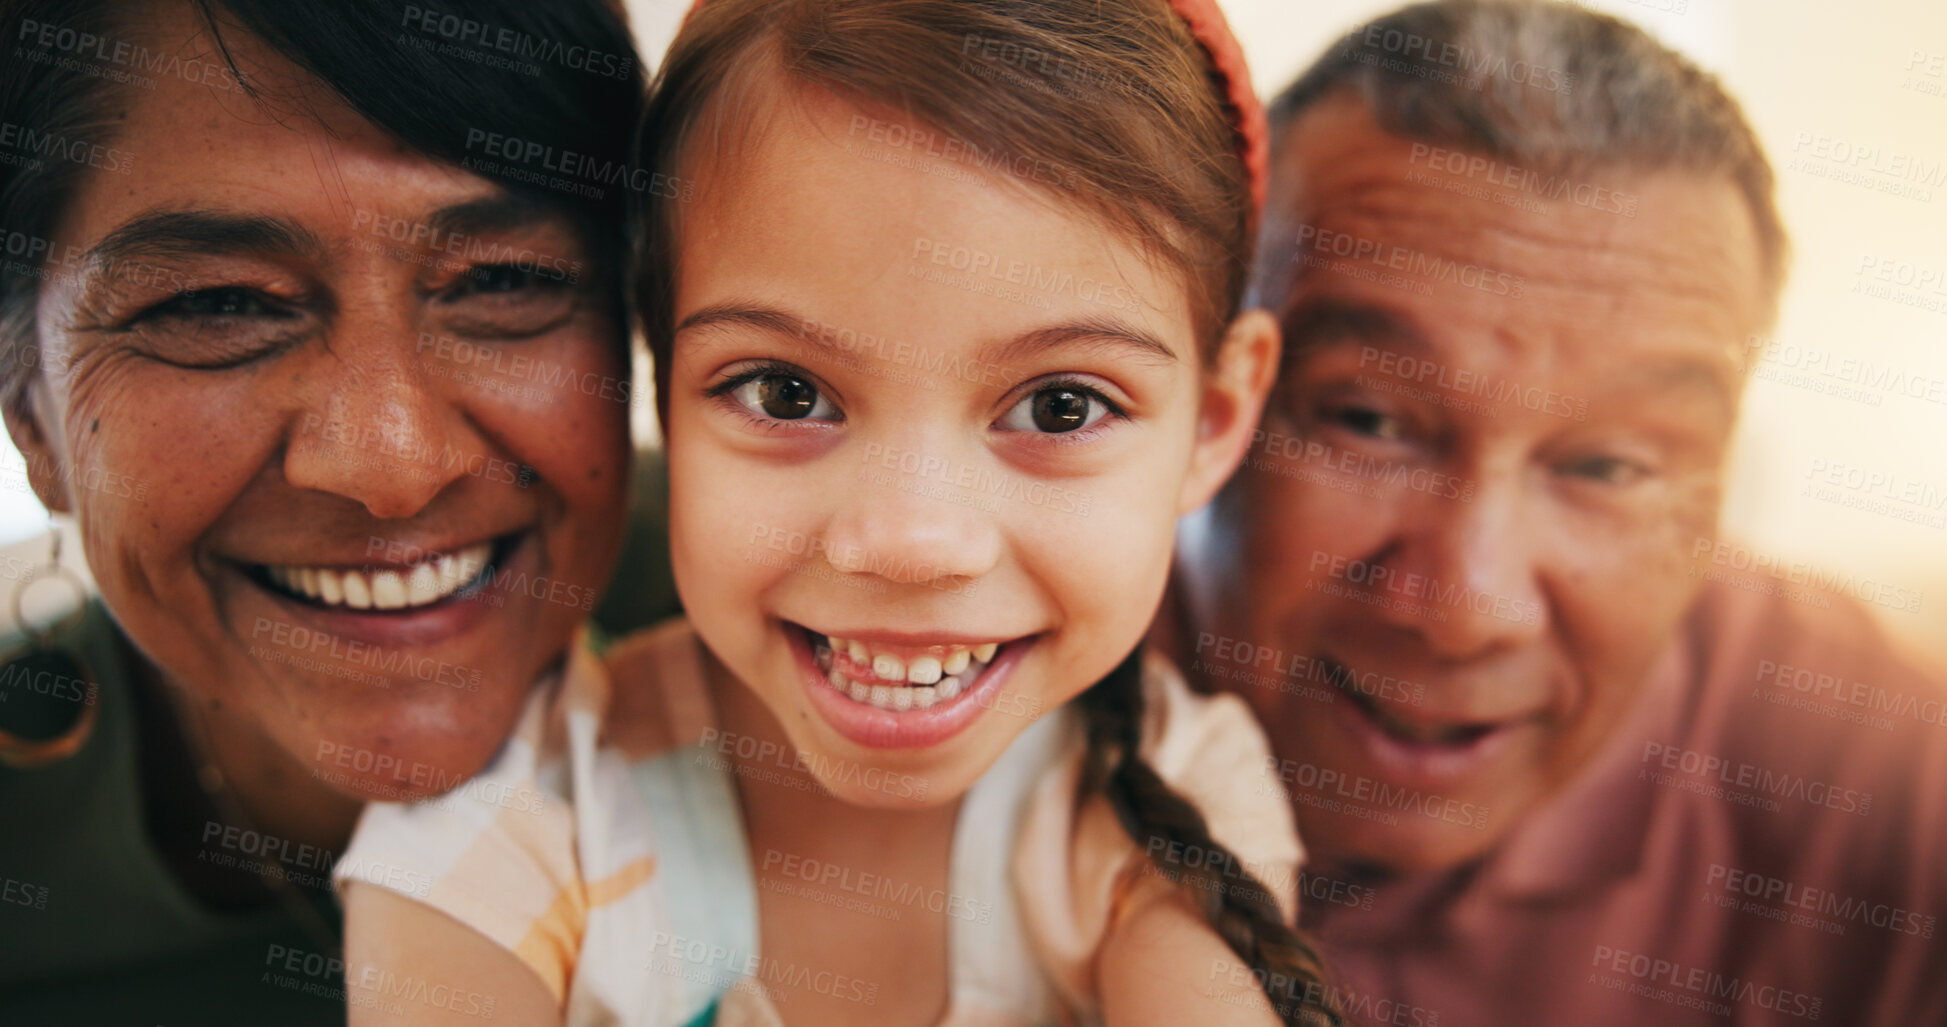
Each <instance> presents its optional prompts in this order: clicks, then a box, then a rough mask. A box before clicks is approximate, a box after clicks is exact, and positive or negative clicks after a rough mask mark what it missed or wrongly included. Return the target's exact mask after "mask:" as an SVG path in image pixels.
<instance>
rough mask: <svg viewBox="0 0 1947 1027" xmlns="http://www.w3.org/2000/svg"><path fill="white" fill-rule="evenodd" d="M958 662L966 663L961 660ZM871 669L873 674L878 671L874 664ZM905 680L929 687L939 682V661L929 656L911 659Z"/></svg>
mask: <svg viewBox="0 0 1947 1027" xmlns="http://www.w3.org/2000/svg"><path fill="white" fill-rule="evenodd" d="M960 662H962V663H965V662H967V661H965V660H964V659H963V660H961V661H960ZM872 669H873V670H874V671H875V672H876V671H877V670H878V669H879V668H878V665H877V664H876V662H875V663H874V665H873V668H872ZM906 680H908V681H910V682H912V683H913V684H915V685H930V684H932V683H933V682H935V681H938V680H940V661H939V660H938V659H936V658H934V657H931V656H915V657H913V662H912V663H910V664H908V665H907V666H906Z"/></svg>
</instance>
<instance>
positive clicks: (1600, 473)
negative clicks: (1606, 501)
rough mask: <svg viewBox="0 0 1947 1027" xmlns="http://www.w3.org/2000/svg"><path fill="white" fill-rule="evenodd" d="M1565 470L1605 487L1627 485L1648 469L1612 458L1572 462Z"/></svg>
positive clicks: (1604, 457) (1619, 458) (1598, 457)
mask: <svg viewBox="0 0 1947 1027" xmlns="http://www.w3.org/2000/svg"><path fill="white" fill-rule="evenodd" d="M1565 470H1567V471H1568V473H1570V474H1572V475H1575V476H1576V477H1578V478H1588V479H1590V480H1592V481H1599V482H1602V483H1603V484H1605V485H1628V484H1630V483H1631V482H1634V481H1637V480H1638V479H1640V478H1642V477H1643V476H1644V475H1646V474H1648V473H1649V469H1648V468H1646V467H1644V466H1643V465H1641V464H1639V463H1636V462H1635V461H1633V460H1624V459H1622V458H1621V457H1613V456H1596V457H1588V458H1586V459H1582V460H1573V461H1570V462H1569V464H1568V465H1567V467H1566V468H1565Z"/></svg>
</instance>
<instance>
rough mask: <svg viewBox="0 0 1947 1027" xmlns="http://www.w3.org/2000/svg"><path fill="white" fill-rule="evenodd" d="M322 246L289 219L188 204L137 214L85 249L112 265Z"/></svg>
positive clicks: (316, 251)
mask: <svg viewBox="0 0 1947 1027" xmlns="http://www.w3.org/2000/svg"><path fill="white" fill-rule="evenodd" d="M324 252H325V245H324V242H323V241H322V240H320V239H319V238H318V237H317V235H316V234H314V233H313V232H312V231H311V230H310V229H308V228H305V227H304V226H303V225H300V224H298V223H296V222H294V221H289V220H286V219H284V218H278V217H271V216H269V215H265V214H242V213H237V212H234V211H225V210H212V209H201V208H193V209H189V210H181V209H177V210H156V211H149V212H147V213H144V214H140V215H137V216H136V217H134V218H132V219H130V220H129V221H126V222H124V223H123V224H122V225H120V226H119V227H117V228H116V229H115V230H114V231H112V232H110V233H108V234H107V235H106V236H103V237H102V240H101V241H100V242H98V243H96V244H95V245H94V246H93V247H92V248H90V249H89V251H88V260H89V261H90V262H91V263H101V264H107V265H109V266H115V265H120V264H126V263H131V262H133V261H135V260H137V259H138V258H141V257H175V256H187V255H192V254H209V253H263V254H278V255H292V256H306V257H315V256H319V255H321V254H323V253H324Z"/></svg>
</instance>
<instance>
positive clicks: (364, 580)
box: [264, 542, 494, 610]
mask: <svg viewBox="0 0 1947 1027" xmlns="http://www.w3.org/2000/svg"><path fill="white" fill-rule="evenodd" d="M493 550H494V547H493V543H492V542H482V543H480V544H479V545H475V546H468V547H467V548H465V549H462V550H459V551H458V552H455V553H449V554H447V555H445V556H442V557H439V558H438V559H436V560H426V561H425V562H423V563H418V564H415V565H413V566H412V567H411V568H408V569H405V570H397V569H387V570H374V571H362V570H354V569H347V568H341V567H297V566H266V567H265V568H264V572H265V573H266V574H267V575H268V576H269V577H270V580H271V581H273V582H276V583H277V584H278V585H279V586H280V587H282V588H285V589H288V590H289V591H292V592H295V593H297V594H299V595H303V596H309V597H311V598H312V599H315V600H317V601H318V602H320V603H323V604H324V605H326V606H349V607H351V608H352V609H354V610H405V609H410V608H412V607H416V606H427V605H430V604H432V603H436V602H439V601H440V600H442V599H444V598H446V597H447V596H450V595H452V594H453V593H455V592H458V591H460V590H461V589H463V588H465V587H466V586H468V585H470V584H472V583H473V579H475V578H477V577H479V576H480V572H481V570H483V569H484V568H485V567H486V566H487V561H488V560H490V559H492V558H493Z"/></svg>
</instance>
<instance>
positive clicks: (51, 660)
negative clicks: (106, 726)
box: [0, 518, 101, 770]
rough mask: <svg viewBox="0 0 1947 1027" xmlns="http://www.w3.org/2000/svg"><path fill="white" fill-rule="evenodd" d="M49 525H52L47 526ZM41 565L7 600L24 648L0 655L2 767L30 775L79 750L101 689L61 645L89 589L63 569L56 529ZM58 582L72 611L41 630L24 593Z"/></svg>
mask: <svg viewBox="0 0 1947 1027" xmlns="http://www.w3.org/2000/svg"><path fill="white" fill-rule="evenodd" d="M49 520H50V521H51V520H52V518H50V519H49ZM52 538H53V545H52V547H51V548H50V550H49V552H48V556H47V562H46V563H45V564H42V565H41V566H39V567H35V568H33V569H32V570H30V571H28V572H27V573H26V574H24V575H22V576H21V578H20V581H19V583H18V584H16V585H15V586H14V589H13V595H12V597H11V598H10V599H9V600H8V608H9V610H10V611H11V613H12V614H13V622H14V624H16V625H18V626H19V628H20V632H21V634H23V635H25V636H26V640H25V642H24V643H23V644H21V645H19V646H15V647H14V648H12V649H9V650H8V651H7V652H6V653H4V654H0V765H4V766H7V767H12V768H14V769H16V770H31V769H33V768H35V767H42V766H46V765H47V764H50V763H55V762H58V761H60V760H64V759H67V758H68V757H70V756H72V755H74V754H75V753H76V752H78V751H80V749H81V746H82V745H83V744H85V743H86V742H87V741H88V736H89V735H91V734H93V733H94V729H95V721H96V720H97V719H98V718H99V715H100V709H99V707H98V706H97V703H98V701H99V699H100V691H101V686H100V685H99V684H98V683H97V682H96V681H95V679H94V674H93V672H92V671H91V670H90V669H89V667H88V663H87V661H86V660H84V659H83V658H82V657H81V654H80V653H78V652H77V651H75V650H74V649H73V648H71V647H69V646H64V645H61V644H59V642H58V641H57V639H58V638H59V637H60V636H64V635H71V634H72V633H73V632H74V629H75V628H76V627H77V626H79V625H80V623H81V621H82V620H83V619H84V618H85V617H86V616H87V610H88V587H87V586H86V585H85V584H83V583H82V581H81V576H80V575H78V574H76V573H74V572H73V571H71V570H69V569H67V568H66V567H63V566H61V530H60V529H59V528H58V527H56V528H53V529H52ZM47 580H51V581H58V582H60V583H61V584H63V585H66V586H67V587H68V588H70V589H72V590H73V591H74V597H75V600H76V602H75V605H74V609H73V610H71V611H69V612H68V613H67V614H65V615H63V616H62V617H61V618H60V619H59V620H56V621H55V622H53V623H52V624H49V625H47V626H45V627H39V626H36V625H35V624H33V623H32V622H30V621H29V620H28V619H27V617H26V616H25V612H24V610H23V609H22V605H23V604H22V600H23V599H24V598H25V596H26V594H27V590H28V589H29V588H31V587H33V585H34V583H36V582H39V581H47Z"/></svg>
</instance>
